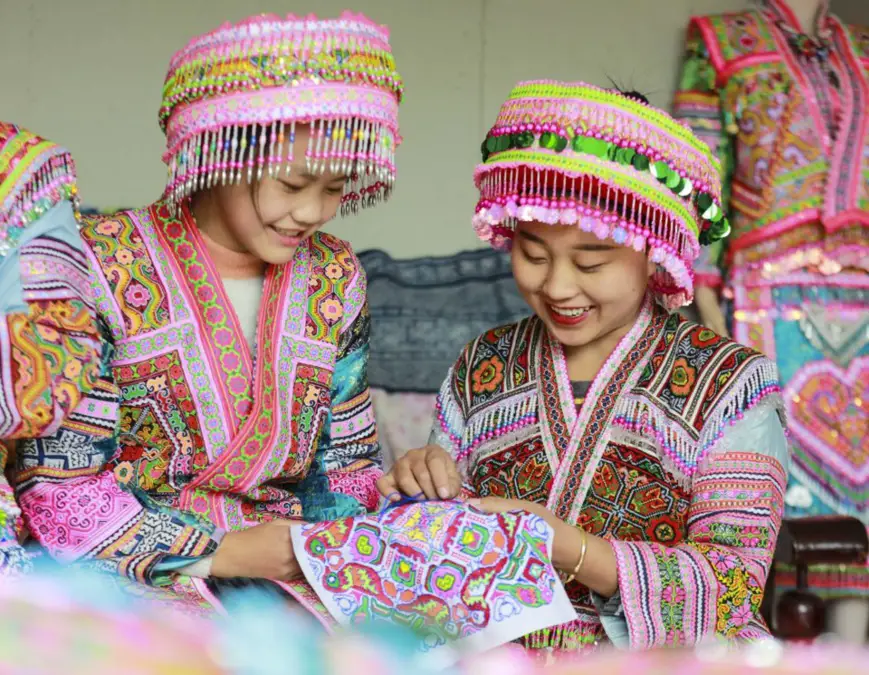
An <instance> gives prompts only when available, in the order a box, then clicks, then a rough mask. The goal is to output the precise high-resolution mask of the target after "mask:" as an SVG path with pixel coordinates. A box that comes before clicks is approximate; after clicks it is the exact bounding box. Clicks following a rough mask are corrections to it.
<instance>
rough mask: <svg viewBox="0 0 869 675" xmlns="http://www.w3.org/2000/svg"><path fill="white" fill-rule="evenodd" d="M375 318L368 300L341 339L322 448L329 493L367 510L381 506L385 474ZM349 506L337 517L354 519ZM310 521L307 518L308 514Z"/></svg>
mask: <svg viewBox="0 0 869 675" xmlns="http://www.w3.org/2000/svg"><path fill="white" fill-rule="evenodd" d="M370 331H371V317H370V314H369V311H368V304H367V302H363V306H362V308H361V309H360V310H359V311H358V315H357V316H356V318H355V319H354V320H353V321H352V323H351V324H350V325H349V327H348V328H347V329H346V330H345V331H344V333H343V334H342V335H341V341H340V345H339V350H338V362H337V364H336V365H335V374H334V376H333V380H332V408H331V410H330V411H329V417H328V419H327V420H326V424H324V425H323V434H322V436H321V438H320V447H321V448H322V449H323V463H324V466H325V469H326V475H327V477H328V481H329V490H330V491H331V492H334V493H337V494H340V495H343V496H349V497H352V498H353V499H354V500H355V501H356V502H358V504H361V505H362V506H363V507H365V509H366V510H372V509H374V508H376V507H377V503H378V501H379V498H380V496H379V493H378V492H377V485H376V484H377V479H378V478H380V476H381V475H382V471H381V460H380V445H379V444H378V442H377V426H376V424H375V420H374V408H373V406H372V403H371V392H370V390H369V388H368V354H369V338H370ZM350 508H354V505H353V504H350V503H348V504H347V505H346V506H345V507H343V508H342V510H341V511H340V512H339V513H337V514H335V515H334V516H333V517H343V516H347V515H350V514H351V513H350V512H348V511H347V510H343V509H350ZM306 517H307V514H306Z"/></svg>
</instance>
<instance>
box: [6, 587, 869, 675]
mask: <svg viewBox="0 0 869 675" xmlns="http://www.w3.org/2000/svg"><path fill="white" fill-rule="evenodd" d="M107 584H108V582H107V581H106V580H105V579H102V578H98V577H93V576H88V575H79V574H73V573H71V572H69V571H65V572H62V573H58V572H55V573H53V574H45V573H43V574H38V575H32V576H29V577H24V578H17V579H9V580H3V581H0V674H2V675H24V674H25V673H26V674H27V675H42V674H48V673H51V674H52V675H57V674H63V675H109V674H110V673H111V674H112V675H116V674H124V675H126V674H129V675H140V674H141V675H144V674H146V673H147V674H148V675H157V674H160V675H166V674H169V675H172V674H184V675H218V674H220V675H227V674H230V673H231V674H233V675H285V674H286V675H291V674H292V675H321V674H322V675H326V674H335V675H392V674H393V673H394V674H395V675H429V674H430V673H434V672H437V671H436V670H435V668H434V666H433V664H431V663H426V662H425V660H424V659H423V660H421V657H420V652H419V651H418V649H417V645H416V643H415V639H414V638H413V637H412V636H410V635H408V634H405V633H403V632H401V631H400V630H397V629H394V628H390V627H386V626H382V625H381V626H368V627H361V628H360V629H359V630H358V631H357V632H354V633H348V632H342V633H339V634H334V635H327V634H325V633H324V632H323V631H322V629H321V628H320V627H319V624H316V625H314V624H312V623H311V622H310V621H309V620H308V619H307V618H306V617H305V616H302V615H297V614H295V613H293V612H291V611H289V610H288V609H287V608H286V607H285V606H283V605H280V604H277V603H276V602H275V601H273V600H271V599H268V598H265V597H262V596H258V595H250V594H248V595H243V596H242V595H240V596H238V597H237V598H236V600H235V602H233V603H232V616H231V618H227V617H219V618H215V619H213V620H208V619H203V618H201V617H194V616H189V615H184V614H179V613H177V612H175V611H173V610H171V609H169V608H167V607H165V606H162V605H156V604H149V603H144V602H141V601H132V600H130V599H127V598H125V597H124V596H122V595H121V593H120V592H119V591H117V590H116V589H115V588H114V587H113V586H112V585H107ZM544 670H545V672H546V675H550V674H553V675H574V673H575V674H576V675H585V674H589V675H695V674H696V675H725V674H727V675H732V674H734V673H757V675H785V674H787V675H798V674H799V675H802V674H805V675H810V674H811V675H859V674H862V673H867V674H869V651H867V652H859V651H849V650H848V649H847V648H845V647H842V646H839V645H836V646H833V645H827V646H822V645H818V646H814V647H787V648H784V647H783V646H782V645H780V644H779V643H775V642H769V643H764V644H755V645H751V646H749V647H747V648H745V649H743V650H737V651H735V650H733V649H728V648H727V647H726V646H725V645H723V644H721V643H717V642H710V643H709V644H706V645H703V646H701V647H699V648H697V649H695V650H692V651H684V652H680V651H667V652H651V653H631V654H629V653H617V652H604V653H599V654H597V655H595V656H593V657H585V658H584V659H583V660H581V661H578V662H576V663H573V664H571V663H568V662H564V661H562V662H560V663H558V664H556V665H550V666H548V667H544V666H541V665H538V664H533V663H530V662H529V661H527V660H526V659H525V657H524V655H523V652H522V651H521V650H518V649H516V650H514V649H503V650H497V651H494V652H490V653H489V654H486V655H484V656H476V657H473V658H472V659H460V660H459V661H458V665H456V666H453V667H451V668H450V669H449V670H447V671H444V670H440V671H439V672H446V673H452V674H455V675H459V674H464V673H468V674H470V673H474V674H479V675H536V674H538V673H543V672H544Z"/></svg>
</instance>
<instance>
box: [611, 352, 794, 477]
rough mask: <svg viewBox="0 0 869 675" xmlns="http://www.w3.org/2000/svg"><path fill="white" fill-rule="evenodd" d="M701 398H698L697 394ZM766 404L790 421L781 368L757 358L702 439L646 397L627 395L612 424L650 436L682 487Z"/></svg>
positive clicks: (720, 404) (731, 390)
mask: <svg viewBox="0 0 869 675" xmlns="http://www.w3.org/2000/svg"><path fill="white" fill-rule="evenodd" d="M695 395H696V394H695ZM761 403H772V405H773V407H774V408H775V410H776V411H777V412H778V413H779V414H780V415H781V416H782V419H783V420H784V414H785V410H784V402H783V400H782V399H781V387H780V386H779V384H778V373H777V372H776V367H775V364H773V363H772V362H771V361H769V360H767V359H756V360H754V362H753V363H751V364H749V366H748V368H747V369H746V370H745V371H743V372H742V373H740V374H739V375H738V376H737V378H736V379H735V380H734V381H732V382H731V383H730V384H729V385H728V387H727V391H726V392H725V393H724V394H723V395H722V396H721V397H720V400H719V402H718V404H717V405H716V406H715V409H714V410H713V411H712V413H711V414H710V415H709V416H708V417H707V418H706V420H705V421H704V424H703V430H702V432H701V433H700V434H699V435H697V434H695V433H693V431H691V430H689V429H688V428H686V425H681V424H678V423H676V422H675V421H674V420H673V419H672V418H671V417H670V416H668V415H667V414H666V413H665V412H664V411H663V410H661V409H659V408H657V407H654V406H652V405H650V404H649V403H648V401H646V400H644V399H639V398H636V397H634V396H625V397H622V398H621V399H620V400H619V401H618V402H617V403H616V408H615V413H614V415H613V418H612V424H613V425H614V426H616V427H618V428H620V429H622V430H623V431H624V432H627V433H628V434H632V435H640V436H644V437H647V438H648V439H649V441H654V442H656V443H657V445H658V446H659V447H660V448H661V449H662V450H663V453H664V454H663V456H662V457H661V458H660V459H661V462H662V464H664V467H665V468H666V469H667V470H668V471H670V473H672V474H673V475H674V476H676V478H677V480H678V481H679V483H680V484H681V485H682V487H686V488H687V487H689V486H690V483H691V480H692V479H693V476H694V474H695V473H696V471H697V468H698V466H699V465H700V464H701V462H702V461H703V460H704V459H705V458H706V457H707V456H708V455H709V454H710V452H711V451H712V450H713V449H715V448H720V449H726V448H727V445H726V443H724V444H722V440H723V439H724V437H725V434H726V432H727V429H728V427H730V426H732V425H733V424H735V423H736V422H738V421H740V420H741V419H743V417H744V415H745V413H746V412H748V411H749V410H751V409H753V408H755V407H756V406H758V405H759V404H761Z"/></svg>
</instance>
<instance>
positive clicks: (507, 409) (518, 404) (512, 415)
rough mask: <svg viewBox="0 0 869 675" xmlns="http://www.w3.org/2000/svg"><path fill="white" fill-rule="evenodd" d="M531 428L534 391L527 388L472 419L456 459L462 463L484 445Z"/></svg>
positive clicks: (534, 405) (534, 398)
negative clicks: (461, 460)
mask: <svg viewBox="0 0 869 675" xmlns="http://www.w3.org/2000/svg"><path fill="white" fill-rule="evenodd" d="M534 424H537V389H536V388H530V389H528V390H527V391H525V392H523V393H521V394H518V395H516V396H513V397H512V398H510V399H507V400H505V401H499V402H498V403H496V404H495V405H493V406H492V407H491V408H490V409H489V410H487V411H486V412H484V413H481V414H477V415H472V416H471V419H470V420H469V421H468V422H467V423H466V425H465V428H464V431H463V434H462V439H461V451H460V453H459V457H460V459H464V458H465V457H468V456H470V455H471V454H472V453H473V452H474V450H476V449H477V448H478V447H480V446H481V445H482V444H483V443H485V442H486V441H490V440H492V439H495V438H500V437H501V436H504V435H506V434H511V433H513V432H514V431H517V430H519V429H521V428H523V427H527V426H529V425H534Z"/></svg>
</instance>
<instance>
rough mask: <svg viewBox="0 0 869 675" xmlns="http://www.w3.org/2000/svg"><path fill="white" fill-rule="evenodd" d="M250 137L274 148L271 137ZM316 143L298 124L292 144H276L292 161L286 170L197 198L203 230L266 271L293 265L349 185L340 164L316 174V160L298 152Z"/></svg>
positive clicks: (282, 140)
mask: <svg viewBox="0 0 869 675" xmlns="http://www.w3.org/2000/svg"><path fill="white" fill-rule="evenodd" d="M246 135H248V136H250V137H251V138H258V137H259V138H260V141H261V142H262V143H263V145H266V144H268V143H270V142H271V139H270V137H269V134H264V135H261V136H260V135H259V134H258V133H257V131H256V130H255V129H252V130H250V131H248V133H247V134H246ZM310 142H311V126H310V125H309V124H297V125H295V128H294V130H293V131H292V132H291V133H290V134H289V135H288V136H287V137H286V138H282V137H279V138H278V139H276V143H277V144H278V149H277V152H278V153H279V154H280V155H281V156H283V157H285V158H286V161H285V163H284V164H283V165H282V166H281V167H278V168H277V169H275V170H272V171H269V172H266V173H265V174H264V175H260V173H259V172H257V174H256V175H254V174H253V172H251V175H250V176H249V177H248V178H247V179H246V180H243V181H242V182H239V183H235V184H229V185H216V186H214V187H212V188H210V189H208V190H204V191H202V192H198V193H196V194H194V195H193V196H192V198H191V205H190V210H191V213H192V215H193V219H194V220H195V221H196V225H197V226H198V227H199V230H200V231H201V232H202V233H203V234H205V235H206V236H207V237H208V238H210V239H211V240H213V241H214V242H216V243H217V244H220V245H221V246H224V247H226V248H228V249H230V250H233V251H237V252H240V253H249V254H251V255H253V256H254V257H256V258H258V259H259V260H260V261H262V265H263V266H265V265H266V264H270V265H282V264H285V263H287V262H289V261H290V260H291V259H292V257H293V255H294V254H295V252H296V249H297V248H298V247H299V245H301V244H302V242H304V241H305V240H307V239H308V238H309V237H311V236H312V235H313V234H314V233H315V232H317V231H318V230H319V229H320V228H322V227H323V225H325V224H326V223H327V222H329V221H330V220H332V219H333V218H334V217H335V216H336V215H337V213H338V208H339V207H340V205H341V201H342V198H343V196H344V191H345V189H346V187H347V185H348V182H349V175H348V174H347V172H346V171H344V172H341V171H339V169H340V168H341V167H336V166H335V163H334V162H332V163H331V167H324V168H323V169H321V170H320V171H318V172H314V171H313V170H312V169H313V167H312V166H311V161H310V158H309V157H306V156H305V155H300V154H298V153H296V152H295V151H294V150H295V148H296V147H299V148H307V147H308V145H309V144H310ZM255 145H256V144H254V147H255Z"/></svg>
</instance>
